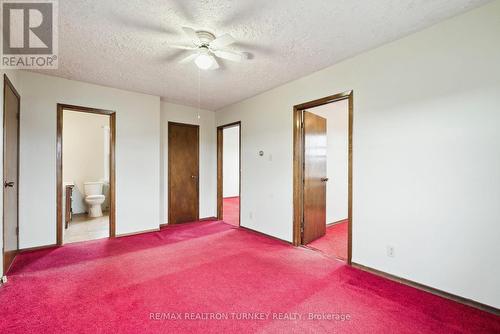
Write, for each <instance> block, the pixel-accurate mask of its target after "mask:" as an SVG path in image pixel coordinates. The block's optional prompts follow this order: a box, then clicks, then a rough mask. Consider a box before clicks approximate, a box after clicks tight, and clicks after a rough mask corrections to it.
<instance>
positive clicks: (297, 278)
mask: <svg viewBox="0 0 500 334" xmlns="http://www.w3.org/2000/svg"><path fill="white" fill-rule="evenodd" d="M0 305H2V312H1V316H0V333H37V334H38V333H113V334H117V333H336V332H342V333H495V332H496V333H499V332H500V318H499V317H496V316H494V315H492V314H489V313H485V312H482V311H479V310H476V309H473V308H470V307H467V306H464V305H461V304H458V303H455V302H452V301H449V300H446V299H443V298H440V297H437V296H434V295H431V294H428V293H425V292H422V291H419V290H416V289H413V288H410V287H407V286H404V285H401V284H398V283H395V282H392V281H389V280H386V279H383V278H380V277H377V276H374V275H371V274H368V273H365V272H363V271H360V270H357V269H354V268H351V267H348V266H346V265H343V264H342V263H341V262H339V261H336V260H334V259H331V258H329V257H326V256H323V255H322V254H321V253H319V252H315V251H312V250H310V249H306V248H294V247H292V246H290V245H288V244H286V243H283V242H280V241H276V240H274V239H271V238H267V237H264V236H261V235H259V234H256V233H253V232H250V231H247V230H243V229H239V228H234V227H233V226H231V225H229V224H224V223H220V222H218V221H210V222H201V223H188V224H181V225H176V226H171V227H167V228H165V229H162V230H161V231H159V232H154V233H147V234H142V235H136V236H131V237H124V238H116V239H109V240H108V239H102V240H95V241H89V242H84V243H75V244H69V245H65V246H63V247H59V248H53V249H47V250H40V251H35V252H31V253H24V254H21V255H20V256H19V257H18V258H17V259H16V261H15V262H14V265H13V268H12V270H11V272H10V276H9V282H8V283H7V285H5V286H3V287H1V288H0ZM309 314H312V315H313V316H314V317H313V319H310V317H309ZM249 319H253V320H249ZM342 319H343V320H342Z"/></svg>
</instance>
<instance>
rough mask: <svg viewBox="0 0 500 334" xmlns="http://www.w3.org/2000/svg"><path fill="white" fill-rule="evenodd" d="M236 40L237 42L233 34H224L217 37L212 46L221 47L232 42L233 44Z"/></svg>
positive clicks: (211, 43)
mask: <svg viewBox="0 0 500 334" xmlns="http://www.w3.org/2000/svg"><path fill="white" fill-rule="evenodd" d="M234 42H236V40H235V39H234V38H233V36H231V35H229V34H224V35H222V36H219V37H217V38H216V39H214V40H213V41H212V42H210V47H211V48H214V49H220V48H223V47H225V46H228V45H230V44H233V43H234Z"/></svg>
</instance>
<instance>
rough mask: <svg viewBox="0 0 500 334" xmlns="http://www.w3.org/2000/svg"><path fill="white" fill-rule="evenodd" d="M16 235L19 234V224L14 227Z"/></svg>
mask: <svg viewBox="0 0 500 334" xmlns="http://www.w3.org/2000/svg"><path fill="white" fill-rule="evenodd" d="M16 235H19V226H17V227H16Z"/></svg>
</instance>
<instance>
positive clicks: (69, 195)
mask: <svg viewBox="0 0 500 334" xmlns="http://www.w3.org/2000/svg"><path fill="white" fill-rule="evenodd" d="M73 188H74V185H73V184H67V185H66V187H65V195H66V196H65V197H66V201H65V206H64V207H65V210H64V211H65V214H64V222H65V224H64V228H68V225H69V223H70V222H71V219H72V218H73V209H72V207H71V203H73Z"/></svg>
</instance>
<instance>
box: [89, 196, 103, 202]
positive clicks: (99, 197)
mask: <svg viewBox="0 0 500 334" xmlns="http://www.w3.org/2000/svg"><path fill="white" fill-rule="evenodd" d="M105 197H106V196H104V195H89V196H86V197H85V199H87V200H89V201H92V200H94V201H95V200H100V199H104V198H105Z"/></svg>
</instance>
